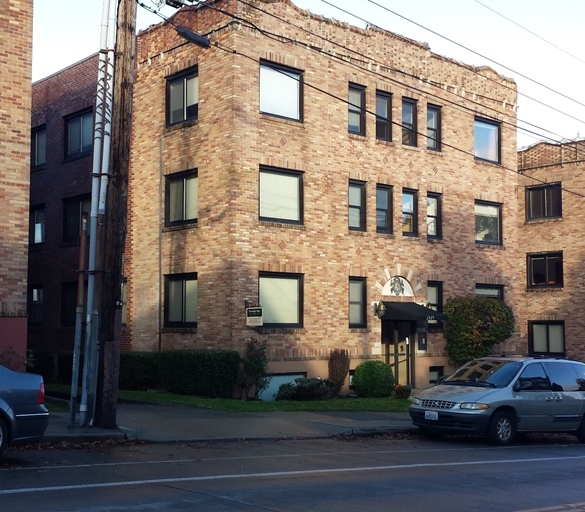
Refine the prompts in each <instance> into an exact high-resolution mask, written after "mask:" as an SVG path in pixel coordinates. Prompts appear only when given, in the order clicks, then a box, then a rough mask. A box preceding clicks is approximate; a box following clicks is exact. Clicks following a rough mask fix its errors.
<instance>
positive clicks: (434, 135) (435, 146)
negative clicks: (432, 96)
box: [427, 104, 441, 151]
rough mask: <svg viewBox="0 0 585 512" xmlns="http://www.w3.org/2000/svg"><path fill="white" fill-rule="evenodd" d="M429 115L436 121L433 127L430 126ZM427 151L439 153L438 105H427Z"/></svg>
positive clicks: (439, 116) (439, 125) (439, 109)
mask: <svg viewBox="0 0 585 512" xmlns="http://www.w3.org/2000/svg"><path fill="white" fill-rule="evenodd" d="M431 114H432V115H433V117H434V119H435V121H436V122H435V126H434V127H433V126H431V124H430V121H431V119H429V115H431ZM427 149H428V150H430V151H441V107H440V106H438V105H432V104H428V105H427Z"/></svg>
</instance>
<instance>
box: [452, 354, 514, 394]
mask: <svg viewBox="0 0 585 512" xmlns="http://www.w3.org/2000/svg"><path fill="white" fill-rule="evenodd" d="M520 368H522V363H520V362H518V361H502V360H499V359H478V360H475V361H470V362H469V363H467V364H465V365H463V366H462V367H461V368H459V369H458V370H456V371H455V372H454V373H452V374H451V375H450V376H449V377H447V379H445V381H444V382H443V383H444V384H454V385H461V386H473V385H479V386H482V385H483V386H489V387H494V388H504V387H506V386H507V385H508V384H510V382H512V379H513V378H514V377H515V376H516V374H517V373H518V371H519V370H520Z"/></svg>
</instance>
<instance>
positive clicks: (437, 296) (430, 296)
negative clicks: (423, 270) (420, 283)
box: [427, 281, 443, 328]
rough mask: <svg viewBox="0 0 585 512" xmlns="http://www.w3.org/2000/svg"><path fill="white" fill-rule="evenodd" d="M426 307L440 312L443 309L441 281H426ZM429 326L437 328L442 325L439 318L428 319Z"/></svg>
mask: <svg viewBox="0 0 585 512" xmlns="http://www.w3.org/2000/svg"><path fill="white" fill-rule="evenodd" d="M427 307H428V308H429V309H433V310H434V311H438V312H439V313H441V312H442V311H443V283H442V282H441V281H429V282H428V283H427ZM428 324H429V327H430V328H439V327H441V326H442V325H443V322H442V321H440V320H434V319H432V320H428Z"/></svg>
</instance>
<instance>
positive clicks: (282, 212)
mask: <svg viewBox="0 0 585 512" xmlns="http://www.w3.org/2000/svg"><path fill="white" fill-rule="evenodd" d="M260 220H264V221H275V222H285V223H290V224H302V223H303V174H302V173H300V172H295V171H284V170H279V169H273V168H267V167H263V168H261V169H260Z"/></svg>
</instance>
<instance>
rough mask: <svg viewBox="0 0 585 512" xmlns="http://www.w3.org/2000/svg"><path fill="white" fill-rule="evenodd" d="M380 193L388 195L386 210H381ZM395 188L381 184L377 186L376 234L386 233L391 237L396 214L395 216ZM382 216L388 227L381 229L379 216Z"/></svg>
mask: <svg viewBox="0 0 585 512" xmlns="http://www.w3.org/2000/svg"><path fill="white" fill-rule="evenodd" d="M380 192H384V193H386V196H387V199H386V200H387V207H386V208H380V202H379V200H378V199H379V198H378V194H379V193H380ZM393 196H394V187H393V186H392V185H383V184H381V183H378V184H377V185H376V232H377V233H385V234H387V235H391V234H392V232H393V229H394V226H393V224H394V222H393V221H394V219H393V217H394V214H393V210H394V205H393V203H394V199H393ZM380 214H382V215H384V217H385V219H386V227H381V226H380V223H379V220H378V219H379V215H380Z"/></svg>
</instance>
